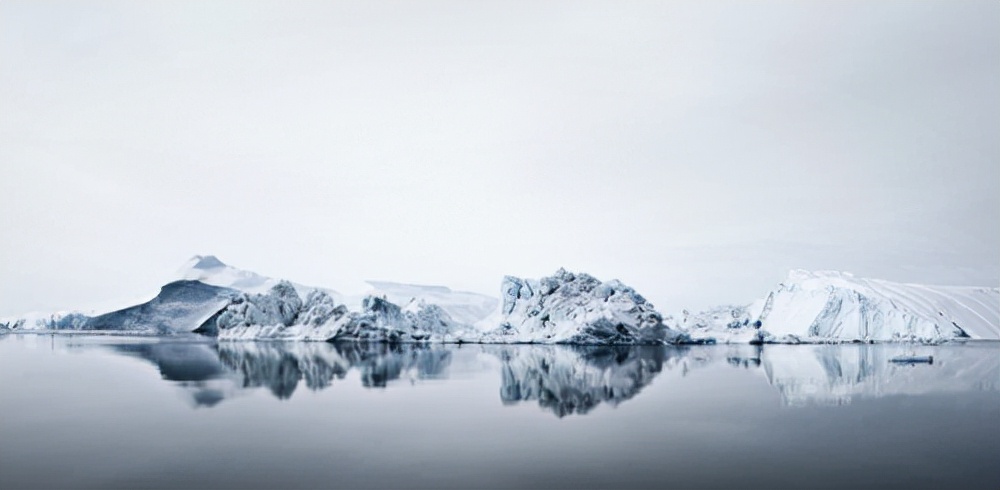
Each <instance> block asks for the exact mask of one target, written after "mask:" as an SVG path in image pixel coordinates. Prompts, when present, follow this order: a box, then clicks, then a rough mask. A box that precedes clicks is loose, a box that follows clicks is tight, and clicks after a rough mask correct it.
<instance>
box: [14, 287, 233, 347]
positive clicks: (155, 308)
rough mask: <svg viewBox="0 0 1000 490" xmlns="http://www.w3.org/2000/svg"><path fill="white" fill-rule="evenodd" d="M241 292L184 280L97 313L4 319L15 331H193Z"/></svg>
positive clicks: (169, 332)
mask: <svg viewBox="0 0 1000 490" xmlns="http://www.w3.org/2000/svg"><path fill="white" fill-rule="evenodd" d="M238 294H239V293H238V291H235V290H232V289H228V288H223V287H217V286H212V285H208V284H204V283H202V282H199V281H187V280H180V281H174V282H171V283H169V284H167V285H165V286H163V287H162V288H160V292H159V294H157V295H156V297H154V298H153V299H151V300H149V301H147V302H145V303H141V304H138V305H135V306H130V307H128V308H123V309H121V310H117V311H112V312H109V313H104V314H101V315H96V316H87V315H84V314H82V313H75V312H74V313H66V314H51V315H27V316H24V317H20V318H17V319H13V320H6V321H2V322H0V326H2V327H4V328H8V329H11V330H111V331H124V332H129V333H143V334H172V333H184V332H192V331H195V330H196V329H198V327H199V326H200V325H202V324H203V323H204V322H205V321H206V320H207V319H208V318H210V317H212V315H214V314H216V313H217V312H218V311H220V310H221V309H223V308H225V307H226V305H228V304H229V303H230V301H232V299H233V298H234V297H236V296H237V295H238Z"/></svg>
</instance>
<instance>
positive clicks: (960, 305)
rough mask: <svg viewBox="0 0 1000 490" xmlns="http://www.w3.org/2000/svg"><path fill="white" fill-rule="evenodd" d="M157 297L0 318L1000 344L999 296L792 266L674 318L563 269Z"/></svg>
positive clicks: (316, 336) (348, 335) (416, 333)
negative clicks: (765, 286)
mask: <svg viewBox="0 0 1000 490" xmlns="http://www.w3.org/2000/svg"><path fill="white" fill-rule="evenodd" d="M179 275H180V277H181V279H180V280H177V281H174V282H171V283H169V284H167V285H165V286H163V288H161V290H160V291H159V293H158V294H157V295H156V297H155V298H153V299H151V300H149V301H146V302H143V303H141V304H138V305H136V306H132V307H128V308H124V309H120V310H117V311H113V312H110V313H105V314H102V315H96V316H90V315H85V314H82V313H77V312H70V313H53V314H31V315H24V316H21V317H17V318H12V319H0V332H9V331H17V330H121V331H127V332H129V333H147V334H172V333H183V332H191V331H194V332H197V333H202V334H205V335H210V336H218V337H219V338H220V339H223V340H310V341H329V340H332V341H376V342H473V343H500V344H508V343H543V344H557V343H564V344H594V345H622V344H660V343H673V344H682V343H712V342H716V343H751V344H753V343H826V342H919V343H938V342H943V341H949V340H967V339H973V340H975V339H988V340H1000V288H985V287H953V286H924V285H917V284H901V283H893V282H889V281H882V280H875V279H860V278H855V277H854V276H852V275H851V274H848V273H843V272H807V271H801V270H796V271H792V272H791V273H790V274H789V275H788V278H787V279H786V280H785V281H784V282H782V283H781V284H780V285H778V287H777V288H775V289H774V290H773V291H771V292H769V293H768V294H767V295H766V297H764V298H762V299H760V300H758V301H755V302H754V303H752V304H749V305H743V306H739V305H737V306H720V307H716V308H712V309H710V310H707V311H704V312H701V313H695V314H691V313H688V312H685V313H684V315H683V317H682V318H681V319H680V320H679V321H674V319H673V318H670V317H667V318H664V317H663V316H662V315H661V314H660V313H659V312H657V311H656V310H655V309H654V308H653V305H651V304H650V303H648V302H647V301H646V299H645V298H643V297H642V296H641V295H639V294H638V293H637V292H636V291H635V290H633V289H632V288H630V287H628V286H626V285H624V284H622V283H621V282H619V281H617V280H613V281H608V282H601V281H599V280H597V279H595V278H594V277H592V276H590V275H587V274H582V273H581V274H574V273H572V272H568V271H566V270H564V269H560V270H559V271H557V272H556V274H555V275H553V276H551V277H543V278H541V279H538V280H534V279H521V278H517V277H510V276H508V277H505V278H504V280H503V282H502V285H501V292H502V300H501V301H498V300H497V299H495V298H491V297H489V296H484V295H480V294H476V293H467V292H461V291H452V290H451V289H448V288H446V287H443V286H418V285H409V284H398V283H391V282H378V281H372V282H371V283H370V284H371V285H372V286H373V287H374V290H372V291H370V292H369V294H368V295H365V296H352V297H349V298H345V297H343V296H341V295H339V294H338V293H336V292H334V291H332V290H328V289H322V288H314V287H308V286H302V285H300V284H296V283H292V282H289V281H283V280H278V279H273V278H269V277H265V276H261V275H259V274H256V273H253V272H249V271H244V270H240V269H236V268H234V267H231V266H228V265H226V264H224V263H223V262H222V261H220V260H219V259H217V258H216V257H214V256H211V255H209V256H195V257H193V258H192V259H191V260H190V261H189V262H188V264H186V265H185V267H184V268H182V270H181V271H180V274H179Z"/></svg>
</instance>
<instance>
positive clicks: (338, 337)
mask: <svg viewBox="0 0 1000 490" xmlns="http://www.w3.org/2000/svg"><path fill="white" fill-rule="evenodd" d="M466 328H468V326H466V325H463V324H460V323H458V322H455V321H454V320H452V319H451V317H450V316H449V315H448V313H447V312H445V311H444V310H443V309H442V308H440V307H438V306H436V305H430V304H426V303H424V302H423V301H411V302H410V304H408V305H406V306H405V307H400V306H399V305H396V304H395V303H392V302H390V301H389V300H387V299H385V298H384V297H377V296H368V297H366V298H365V299H364V300H363V301H362V304H361V309H360V310H359V311H349V310H348V308H347V307H346V306H345V305H342V304H340V305H338V304H337V303H336V301H334V299H333V298H331V297H330V296H329V295H327V294H326V293H325V292H323V291H321V290H313V291H311V292H310V293H309V296H307V297H306V300H305V301H302V299H301V298H300V297H299V295H298V293H297V292H296V289H295V288H294V287H293V286H292V284H291V283H288V282H285V281H282V282H279V283H277V284H275V285H274V286H273V287H272V288H271V290H270V291H268V292H266V293H256V294H248V293H243V294H241V295H239V296H237V297H236V298H234V299H233V300H232V302H231V303H230V304H229V305H228V306H226V307H225V308H224V309H223V310H222V311H220V312H218V313H217V314H216V315H214V316H213V317H211V318H209V319H208V320H207V321H206V322H205V323H204V324H203V325H202V326H201V327H200V328H199V329H198V332H200V333H205V334H209V335H217V336H218V337H219V338H220V339H222V340H262V339H268V340H319V341H373V342H428V341H439V342H440V341H447V340H452V335H454V334H456V333H458V332H461V331H462V330H463V329H466Z"/></svg>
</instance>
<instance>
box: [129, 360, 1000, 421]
mask: <svg viewBox="0 0 1000 490" xmlns="http://www.w3.org/2000/svg"><path fill="white" fill-rule="evenodd" d="M113 347H114V349H115V350H116V351H118V352H121V353H124V354H127V355H130V356H136V357H140V358H142V359H146V360H148V361H151V362H153V363H154V364H156V365H157V366H158V368H159V370H160V373H161V375H162V376H163V378H164V379H166V380H170V381H174V382H176V383H177V384H178V385H179V386H181V387H182V388H183V389H184V390H185V392H187V393H188V394H189V395H190V397H191V400H192V402H193V404H194V405H196V406H213V405H215V404H216V403H218V402H220V401H221V400H223V399H225V398H229V397H232V396H236V395H238V394H240V393H242V392H245V391H246V390H248V389H253V388H258V387H266V388H267V389H268V390H269V391H270V392H271V393H272V394H273V395H274V396H276V397H277V398H279V399H288V398H290V397H291V396H292V395H293V393H294V392H295V390H296V388H297V387H298V385H299V382H300V381H302V380H304V381H305V385H306V387H307V388H308V389H310V390H314V391H315V390H322V389H325V388H327V387H329V386H331V385H332V384H333V383H334V381H335V380H343V379H344V378H345V377H347V376H348V374H349V373H350V372H352V371H355V372H357V374H358V376H359V378H360V381H361V383H362V385H363V386H364V387H366V388H386V387H388V386H389V385H390V383H391V382H392V381H394V380H400V379H406V380H410V381H411V382H413V383H416V382H417V381H419V380H425V379H447V378H448V377H449V373H450V371H452V370H453V368H454V367H455V364H456V363H457V364H458V366H459V367H458V368H457V371H459V372H464V371H467V370H469V369H484V368H485V369H490V368H491V367H497V365H498V369H499V371H500V399H501V401H502V403H503V404H505V405H511V404H516V403H518V402H521V401H535V402H537V403H538V405H539V406H540V407H542V408H543V409H545V410H548V411H551V412H552V413H554V414H555V415H557V416H559V417H563V416H566V415H570V414H586V413H588V412H589V411H590V410H592V409H593V408H594V407H596V406H597V405H599V404H601V403H607V404H609V405H611V406H617V405H618V404H620V403H622V402H624V401H625V400H629V399H631V398H632V397H634V396H636V395H637V394H638V393H639V392H640V391H641V390H642V389H643V388H644V387H645V386H647V385H648V384H649V383H650V382H651V381H652V380H653V379H654V378H656V377H657V376H660V375H664V374H665V373H669V374H670V375H677V376H681V377H683V376H686V375H687V374H688V373H689V372H691V371H693V370H699V369H705V368H708V367H714V366H720V367H722V368H723V369H728V368H736V369H740V370H747V371H751V372H754V373H759V374H760V375H761V377H762V378H763V379H764V380H765V381H766V382H767V383H768V384H770V385H771V386H772V387H774V388H775V389H776V390H777V391H778V392H779V393H780V395H781V399H782V402H783V404H785V405H789V406H802V405H816V404H820V405H842V404H846V403H850V402H851V401H852V400H853V399H855V398H858V397H881V396H887V395H920V394H929V393H948V392H963V391H998V390H1000V355H998V352H997V349H996V346H995V345H992V344H990V345H963V346H909V345H799V346H778V345H768V346H747V345H740V346H697V347H669V346H665V347H656V346H641V347H626V346H562V345H548V346H540V345H503V346H500V345H474V346H469V345H465V346H452V345H416V344H396V345H389V344H360V343H350V344H330V343H322V342H287V343H284V342H222V343H218V344H210V343H195V342H191V343H183V342H179V343H167V342H162V343H129V344H122V345H115V346H113ZM915 354H916V355H933V356H934V364H933V365H927V364H923V365H906V364H897V363H892V362H890V359H892V358H893V357H895V356H898V355H915Z"/></svg>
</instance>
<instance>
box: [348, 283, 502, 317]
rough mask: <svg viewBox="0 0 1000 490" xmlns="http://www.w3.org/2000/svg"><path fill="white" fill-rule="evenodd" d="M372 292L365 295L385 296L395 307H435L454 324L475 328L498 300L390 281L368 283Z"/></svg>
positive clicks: (473, 294)
mask: <svg viewBox="0 0 1000 490" xmlns="http://www.w3.org/2000/svg"><path fill="white" fill-rule="evenodd" d="M368 284H370V285H371V286H372V287H373V288H374V289H373V290H372V291H370V292H369V293H368V296H377V297H384V298H386V299H387V300H389V301H391V302H393V303H395V304H397V305H409V304H411V303H420V302H423V303H424V304H429V305H436V306H438V307H439V308H441V309H442V310H444V311H445V312H446V313H448V316H449V317H451V318H452V319H453V320H454V321H456V322H458V323H461V324H463V325H476V324H477V323H480V322H482V321H484V320H486V319H488V318H489V317H490V316H491V315H493V314H494V313H495V312H496V311H497V306H499V303H500V301H499V300H498V299H497V298H494V297H492V296H486V295H484V294H478V293H470V292H466V291H453V290H451V289H450V288H447V287H445V286H423V285H417V284H401V283H396V282H389V281H368Z"/></svg>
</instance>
